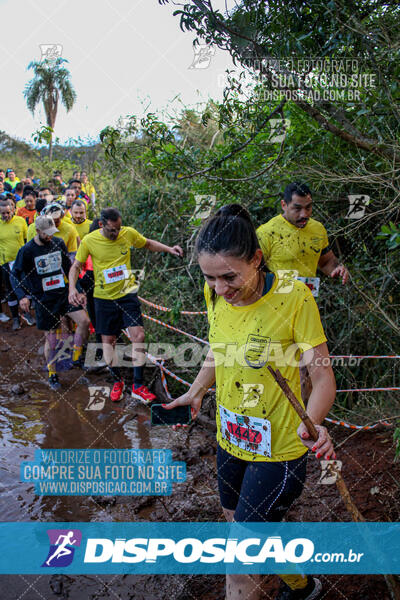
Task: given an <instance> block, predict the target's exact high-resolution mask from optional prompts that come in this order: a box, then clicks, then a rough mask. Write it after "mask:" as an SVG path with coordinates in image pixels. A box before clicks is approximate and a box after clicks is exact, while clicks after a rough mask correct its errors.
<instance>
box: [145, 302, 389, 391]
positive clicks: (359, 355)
mask: <svg viewBox="0 0 400 600" xmlns="http://www.w3.org/2000/svg"><path fill="white" fill-rule="evenodd" d="M138 298H139V300H141V302H144V303H145V304H148V305H149V306H153V307H154V308H157V309H158V310H162V311H164V312H171V311H172V308H167V307H166V306H161V305H159V304H154V303H153V302H150V301H149V300H145V299H144V298H141V297H140V296H138ZM179 312H180V314H182V315H206V314H207V311H189V310H181V311H179ZM143 317H145V319H149V320H150V321H154V323H158V324H159V325H162V326H163V327H167V328H168V329H172V331H176V332H178V333H181V334H182V335H186V336H187V337H190V338H192V339H194V340H197V341H198V342H201V343H202V344H207V346H209V343H208V342H207V341H206V340H202V339H201V338H199V337H197V336H195V335H193V334H191V333H187V332H186V331H182V329H178V328H177V327H173V326H172V325H169V324H168V323H164V322H163V321H160V320H158V319H155V318H154V317H150V316H149V315H146V314H144V313H143ZM329 358H369V359H370V358H386V359H387V358H391V359H393V358H394V359H400V355H399V354H382V355H379V354H330V355H329ZM385 389H386V388H383V390H385ZM393 389H398V388H393ZM341 391H349V390H341ZM355 391H356V390H355ZM357 391H360V390H357ZM368 391H369V390H368Z"/></svg>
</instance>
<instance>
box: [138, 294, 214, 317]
mask: <svg viewBox="0 0 400 600" xmlns="http://www.w3.org/2000/svg"><path fill="white" fill-rule="evenodd" d="M138 298H139V300H140V301H141V302H143V303H144V304H147V305H148V306H152V307H153V308H156V309H157V310H162V311H163V312H172V308H167V307H166V306H161V305H160V304H154V303H153V302H150V301H149V300H145V299H144V298H141V296H138ZM179 313H180V314H181V315H206V314H207V311H206V310H200V311H196V310H180V311H179Z"/></svg>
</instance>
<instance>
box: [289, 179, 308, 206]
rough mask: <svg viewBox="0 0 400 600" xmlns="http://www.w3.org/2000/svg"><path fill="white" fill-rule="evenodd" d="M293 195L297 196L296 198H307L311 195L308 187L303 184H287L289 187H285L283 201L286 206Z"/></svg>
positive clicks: (297, 182)
mask: <svg viewBox="0 0 400 600" xmlns="http://www.w3.org/2000/svg"><path fill="white" fill-rule="evenodd" d="M293 194H297V195H298V196H307V195H308V194H310V196H311V195H312V194H311V190H310V188H309V187H308V185H306V184H305V183H300V182H299V181H294V182H293V183H289V185H287V186H286V187H285V191H284V192H283V199H284V200H285V202H286V204H289V202H291V201H292V196H293Z"/></svg>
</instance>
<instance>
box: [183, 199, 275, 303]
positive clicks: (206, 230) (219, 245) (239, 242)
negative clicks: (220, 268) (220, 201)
mask: <svg viewBox="0 0 400 600" xmlns="http://www.w3.org/2000/svg"><path fill="white" fill-rule="evenodd" d="M259 248H260V244H259V242H258V238H257V234H256V230H255V228H254V225H253V222H252V220H251V217H250V215H249V213H248V211H247V209H246V208H244V207H243V206H241V205H240V204H226V205H225V206H223V207H222V208H220V209H219V210H218V211H217V212H216V214H215V215H214V216H213V217H211V218H210V219H209V220H208V221H207V222H206V223H205V224H204V225H203V227H202V228H201V230H200V232H199V235H198V236H197V239H196V246H195V253H196V256H197V257H198V256H199V254H201V253H202V252H208V253H209V254H219V253H220V252H221V253H222V254H226V255H228V256H234V257H235V258H241V259H243V260H246V261H248V262H249V261H250V260H251V259H252V258H253V256H254V254H255V252H256V250H258V249H259ZM259 268H260V270H263V271H268V269H267V267H266V264H265V261H264V257H263V258H262V259H261V263H260V267H259ZM215 300H216V293H215V290H211V301H212V303H213V304H214V302H215Z"/></svg>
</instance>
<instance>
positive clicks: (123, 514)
mask: <svg viewBox="0 0 400 600" xmlns="http://www.w3.org/2000/svg"><path fill="white" fill-rule="evenodd" d="M0 327H1V329H0V375H1V379H0V438H1V448H0V473H1V475H0V484H1V487H0V490H1V495H0V520H2V521H31V520H34V521H35V520H37V521H53V522H54V521H99V522H101V521H222V520H223V515H222V513H221V509H220V505H219V499H218V494H217V481H216V473H215V450H216V444H215V439H214V438H215V424H214V421H213V418H212V417H213V412H214V408H213V404H212V399H211V398H210V399H208V401H207V403H206V406H205V410H204V411H203V413H202V416H201V418H200V419H199V421H198V422H196V424H194V425H192V426H191V427H190V430H187V431H185V432H179V433H175V432H172V431H171V430H170V429H168V430H167V428H163V427H157V428H151V427H150V421H149V419H150V411H149V409H148V408H146V407H143V406H140V405H138V404H136V403H135V401H133V400H132V399H130V398H126V399H125V400H123V401H122V402H121V403H119V404H118V405H111V403H110V402H107V403H106V404H105V406H104V407H103V408H102V409H101V410H96V411H91V410H87V406H88V402H89V392H88V385H98V386H109V385H110V381H108V380H107V376H106V373H105V372H101V373H83V372H82V371H80V370H73V371H67V372H65V373H62V374H61V376H60V379H61V382H62V385H63V388H62V390H61V391H60V392H59V393H58V392H57V393H56V392H51V391H49V389H48V387H47V386H46V383H45V381H46V371H44V370H43V364H44V359H43V340H42V336H41V334H39V333H38V332H37V331H36V329H35V328H28V327H25V326H24V327H23V329H22V330H20V331H19V332H17V333H12V332H11V329H10V326H9V324H1V325H0ZM146 376H147V381H148V382H150V381H152V380H153V389H154V390H155V391H156V393H157V394H158V396H159V397H161V395H162V387H161V384H160V381H159V377H158V374H157V373H156V371H155V370H154V369H148V370H147V372H146ZM82 377H83V379H82ZM330 432H331V435H332V437H333V439H334V441H335V444H336V448H337V454H338V458H339V459H341V460H342V461H343V477H344V479H345V481H346V483H347V485H348V487H349V490H350V493H351V494H352V497H353V499H354V501H355V503H356V504H357V506H358V508H359V510H360V511H361V513H362V514H363V515H364V517H365V518H366V520H368V521H388V520H390V521H398V520H399V506H400V503H399V500H400V490H399V483H398V482H399V481H400V467H399V465H398V464H396V463H394V462H393V460H394V446H393V439H392V434H393V430H391V429H388V428H383V427H382V428H380V429H375V430H373V431H370V432H357V433H356V434H354V432H352V431H349V430H347V429H344V428H342V427H338V426H330ZM89 447H90V448H131V447H136V448H137V447H140V448H172V450H173V456H174V459H175V460H184V461H186V464H187V481H186V482H185V483H183V484H179V485H177V484H175V485H174V492H173V494H172V496H169V497H167V498H162V497H161V498H159V497H158V498H157V497H132V498H123V497H117V498H106V497H105V498H86V497H55V498H54V497H38V496H36V495H35V494H34V491H33V488H32V486H31V485H30V484H27V483H21V482H20V481H19V465H20V462H21V460H31V459H33V454H34V450H35V449H36V448H89ZM319 473H320V469H319V466H318V463H317V461H316V460H315V459H314V458H313V457H310V460H309V464H308V477H307V484H306V487H305V489H304V491H303V494H302V496H301V498H300V499H299V500H298V501H297V502H296V503H295V505H294V506H293V507H292V509H291V511H290V513H289V515H288V517H287V520H289V521H350V520H351V519H350V516H349V514H348V513H347V511H346V509H345V507H344V504H343V502H342V500H341V498H340V496H339V494H338V492H337V489H336V486H327V485H319V483H318V480H319ZM321 579H322V580H323V584H324V595H323V598H324V600H356V599H362V600H378V599H379V600H386V599H387V600H389V598H390V595H389V593H388V589H387V586H386V583H385V580H384V578H383V577H382V576H359V575H357V576H321ZM224 583H225V582H224V577H223V576H183V575H182V576H181V575H176V576H171V575H159V576H148V575H146V576H145V575H137V576H133V575H125V576H121V575H118V576H94V575H93V576H65V575H60V576H25V575H24V576H5V575H3V576H0V598H1V600H36V599H41V600H43V599H46V600H47V599H49V600H50V599H57V598H65V599H70V600H83V599H85V600H102V599H106V598H111V599H120V600H130V599H135V600H142V599H143V600H153V599H154V600H156V599H157V600H163V599H167V598H168V599H171V598H174V599H176V600H184V599H185V600H186V599H188V600H189V599H190V600H200V599H202V600H223V598H224ZM278 585H279V580H278V578H277V577H274V576H268V577H265V578H264V579H263V584H262V589H263V594H264V595H263V598H271V599H272V598H274V596H275V593H276V590H277V588H278Z"/></svg>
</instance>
